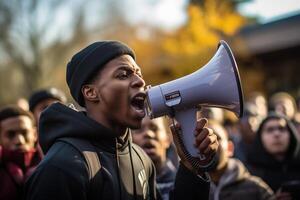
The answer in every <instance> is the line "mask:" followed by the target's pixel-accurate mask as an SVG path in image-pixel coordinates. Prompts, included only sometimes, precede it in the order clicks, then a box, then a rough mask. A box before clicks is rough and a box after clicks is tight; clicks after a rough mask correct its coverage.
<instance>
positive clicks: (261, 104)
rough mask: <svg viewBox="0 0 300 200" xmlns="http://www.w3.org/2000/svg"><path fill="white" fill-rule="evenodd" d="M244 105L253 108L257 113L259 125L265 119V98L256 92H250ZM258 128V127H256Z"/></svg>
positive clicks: (266, 111) (266, 112)
mask: <svg viewBox="0 0 300 200" xmlns="http://www.w3.org/2000/svg"><path fill="white" fill-rule="evenodd" d="M246 103H247V104H248V106H253V107H254V108H253V109H255V110H256V113H257V118H258V121H259V123H260V122H261V121H262V120H263V119H264V118H266V117H267V114H268V105H267V100H266V97H265V96H264V95H263V94H262V93H261V92H258V91H254V92H251V93H250V95H249V97H248V98H247V101H246ZM256 128H258V127H256Z"/></svg>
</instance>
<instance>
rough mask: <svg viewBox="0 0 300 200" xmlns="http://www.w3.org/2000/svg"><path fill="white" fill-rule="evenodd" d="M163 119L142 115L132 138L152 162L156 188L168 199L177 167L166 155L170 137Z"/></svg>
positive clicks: (165, 199)
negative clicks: (139, 126)
mask: <svg viewBox="0 0 300 200" xmlns="http://www.w3.org/2000/svg"><path fill="white" fill-rule="evenodd" d="M163 120H164V119H163V118H162V117H160V118H156V119H152V120H151V119H150V118H149V117H148V116H146V117H144V119H143V121H142V126H141V128H140V129H136V130H133V131H132V139H133V142H134V143H136V144H137V145H139V146H140V147H142V149H143V150H144V151H145V152H146V153H147V155H148V156H149V157H150V158H151V160H152V162H153V163H154V166H155V169H156V182H157V188H158V190H159V191H160V193H161V195H162V197H163V199H164V200H168V199H169V193H170V191H172V189H173V186H174V181H175V175H176V171H177V169H176V167H175V165H174V164H173V162H172V161H171V160H170V159H169V158H168V157H167V149H168V148H169V147H170V145H171V142H172V139H171V135H170V133H169V132H168V131H167V129H166V127H165V124H164V121H163Z"/></svg>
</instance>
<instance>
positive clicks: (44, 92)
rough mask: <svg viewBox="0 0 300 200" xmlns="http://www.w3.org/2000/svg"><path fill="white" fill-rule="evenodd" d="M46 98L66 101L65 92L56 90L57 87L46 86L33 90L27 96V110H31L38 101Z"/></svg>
mask: <svg viewBox="0 0 300 200" xmlns="http://www.w3.org/2000/svg"><path fill="white" fill-rule="evenodd" d="M46 99H56V100H58V101H60V102H63V103H65V102H66V101H67V98H66V96H65V94H64V93H63V92H62V91H61V90H58V89H57V88H54V87H52V88H48V89H41V90H38V91H35V92H34V93H33V94H32V95H31V96H30V98H29V110H30V111H31V112H33V109H34V108H35V106H36V105H37V104H38V103H40V102H41V101H43V100H46Z"/></svg>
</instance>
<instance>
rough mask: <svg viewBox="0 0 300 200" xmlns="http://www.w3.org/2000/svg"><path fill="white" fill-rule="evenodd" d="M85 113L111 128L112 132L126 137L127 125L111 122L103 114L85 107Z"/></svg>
mask: <svg viewBox="0 0 300 200" xmlns="http://www.w3.org/2000/svg"><path fill="white" fill-rule="evenodd" d="M86 114H87V116H88V117H89V118H91V119H93V120H95V121H96V122H98V123H99V124H101V125H103V126H105V127H106V128H108V129H110V130H112V131H113V132H115V133H117V134H118V135H119V136H121V137H126V132H127V127H125V126H120V125H116V124H113V123H112V122H110V121H109V120H108V119H107V118H106V117H105V116H103V115H101V114H99V113H97V114H96V113H95V112H89V110H88V109H87V112H86Z"/></svg>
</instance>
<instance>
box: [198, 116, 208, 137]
mask: <svg viewBox="0 0 300 200" xmlns="http://www.w3.org/2000/svg"><path fill="white" fill-rule="evenodd" d="M206 124H207V119H206V118H202V119H200V120H198V121H197V123H196V130H195V135H196V136H197V135H198V134H199V133H200V132H201V131H202V129H203V128H204V127H205V125H206Z"/></svg>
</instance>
